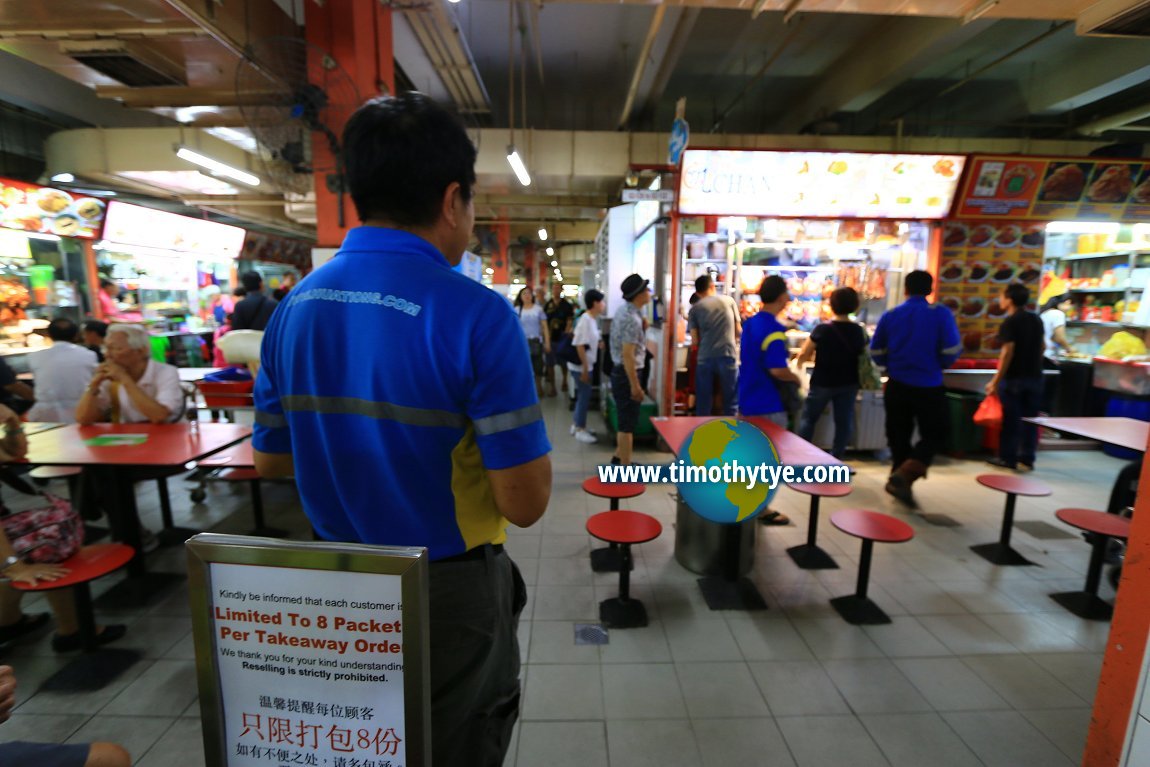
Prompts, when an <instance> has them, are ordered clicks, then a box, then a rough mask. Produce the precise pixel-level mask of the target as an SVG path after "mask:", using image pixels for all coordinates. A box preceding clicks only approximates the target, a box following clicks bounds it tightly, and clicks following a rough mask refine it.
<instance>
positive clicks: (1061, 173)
mask: <svg viewBox="0 0 1150 767" xmlns="http://www.w3.org/2000/svg"><path fill="white" fill-rule="evenodd" d="M1090 167H1091V165H1090V164H1089V163H1087V164H1086V165H1083V164H1082V163H1075V162H1068V163H1051V164H1050V168H1049V169H1048V170H1047V174H1046V180H1045V181H1043V182H1042V188H1041V189H1039V190H1038V199H1039V201H1041V202H1077V201H1078V200H1079V199H1081V197H1082V190H1083V189H1084V188H1085V187H1086V179H1087V171H1088V170H1089V168H1090ZM1084 168H1085V170H1084Z"/></svg>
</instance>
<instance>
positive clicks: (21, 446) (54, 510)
mask: <svg viewBox="0 0 1150 767" xmlns="http://www.w3.org/2000/svg"><path fill="white" fill-rule="evenodd" d="M0 423H2V424H3V428H4V437H3V439H0V462H3V463H7V462H10V461H20V460H23V459H24V457H25V455H27V453H28V440H27V438H26V437H25V436H24V430H23V429H22V428H21V426H20V419H19V418H18V417H17V415H16V414H15V413H14V412H13V411H12V410H11V409H10V408H7V407H4V406H3V405H0ZM45 498H46V499H47V501H48V502H49V505H48V506H47V507H40V508H35V509H28V510H25V511H18V512H12V513H7V510H6V509H4V508H3V506H2V504H0V511H2V512H5V513H4V515H3V516H2V517H0V578H3V582H0V645H4V644H6V643H8V642H11V641H14V640H16V639H19V638H20V637H22V636H25V635H27V634H30V633H32V632H34V631H36V630H37V629H39V628H40V627H41V626H43V625H44V624H45V623H47V621H48V616H47V614H45V613H40V614H37V615H25V614H24V613H23V612H21V610H20V600H21V598H22V597H23V592H20V591H17V590H16V589H14V588H12V586H11V585H9V582H11V581H15V582H20V583H31V584H35V583H39V582H41V581H54V580H57V579H59V578H61V577H63V576H65V575H67V574H68V570H67V569H65V568H62V567H60V566H59V564H58V563H59V562H62V561H64V560H65V559H67V558H68V557H71V556H72V555H73V554H75V553H76V552H77V551H79V550H80V546H81V544H82V543H83V538H84V523H83V522H82V521H81V520H80V517H79V515H78V514H77V513H76V512H75V510H74V509H72V506H71V504H69V503H68V502H67V501H64V500H61V499H59V498H54V497H52V496H45ZM9 532H11V533H12V535H11V536H10V535H9ZM44 598H45V599H47V600H48V604H49V606H50V607H51V608H52V612H53V613H54V614H55V616H56V636H54V637H53V638H52V649H53V650H55V651H56V652H69V651H71V650H79V649H81V647H82V642H81V638H80V624H79V622H78V620H77V617H76V603H75V600H74V598H73V595H72V591H71V590H70V589H58V590H54V591H46V592H44ZM125 632H126V628H125V627H124V626H122V625H111V626H102V627H100V628H99V629H97V641H98V642H99V643H100V644H108V643H109V642H114V641H116V640H117V639H119V638H120V637H122V636H124V634H125Z"/></svg>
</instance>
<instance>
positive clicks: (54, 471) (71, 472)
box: [28, 466, 83, 479]
mask: <svg viewBox="0 0 1150 767" xmlns="http://www.w3.org/2000/svg"><path fill="white" fill-rule="evenodd" d="M82 471H83V469H81V468H80V467H79V466H37V467H36V468H35V469H32V471H30V472H28V476H29V477H31V478H32V479H62V478H64V477H75V476H77V475H79V474H80V472H82Z"/></svg>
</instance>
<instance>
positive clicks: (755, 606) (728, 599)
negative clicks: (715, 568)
mask: <svg viewBox="0 0 1150 767" xmlns="http://www.w3.org/2000/svg"><path fill="white" fill-rule="evenodd" d="M698 582H699V591H701V592H703V599H704V600H706V602H707V607H709V608H711V609H712V610H766V609H767V603H766V602H765V601H764V600H763V595H762V594H760V593H759V590H758V589H757V588H755V584H754V583H752V582H751V581H750V579H749V578H739V579H738V580H733V581H731V580H727V579H726V578H723V577H721V576H717V575H712V576H710V577H707V578H700V579H699V581H698Z"/></svg>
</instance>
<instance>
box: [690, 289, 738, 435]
mask: <svg viewBox="0 0 1150 767" xmlns="http://www.w3.org/2000/svg"><path fill="white" fill-rule="evenodd" d="M695 295H697V296H699V300H698V301H697V302H696V303H695V304H693V305H692V306H691V311H690V312H688V313H687V330H689V331H690V332H691V344H692V346H694V347H696V348H697V349H698V367H697V368H696V371H695V415H711V409H712V404H713V400H714V396H713V394H712V392H713V391H714V388H713V387H714V384H715V378H716V377H717V378H718V379H719V391H721V392H722V394H723V415H734V414H735V395H736V392H737V391H738V373H739V369H738V365H737V364H736V362H735V353H736V349H737V348H738V347H737V346H736V340H737V339H738V338H739V337H740V336H741V335H742V333H743V324H742V322H740V321H739V307H738V306H737V305H736V304H735V300H734V299H733V298H731V297H730V296H720V295H716V294H715V281H714V280H713V279H711V275H709V274H704V275H703V276H702V277H699V278H698V279H697V280H695Z"/></svg>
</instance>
